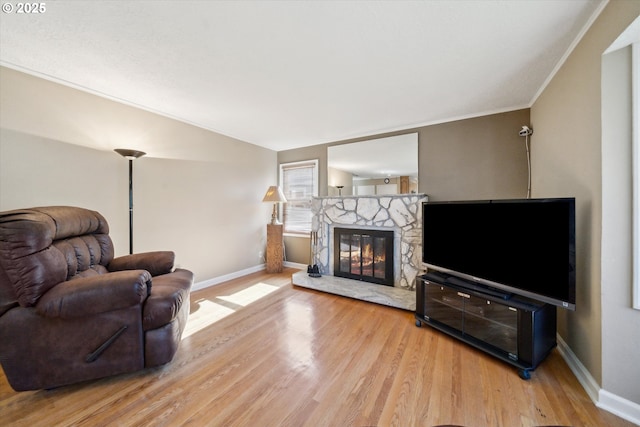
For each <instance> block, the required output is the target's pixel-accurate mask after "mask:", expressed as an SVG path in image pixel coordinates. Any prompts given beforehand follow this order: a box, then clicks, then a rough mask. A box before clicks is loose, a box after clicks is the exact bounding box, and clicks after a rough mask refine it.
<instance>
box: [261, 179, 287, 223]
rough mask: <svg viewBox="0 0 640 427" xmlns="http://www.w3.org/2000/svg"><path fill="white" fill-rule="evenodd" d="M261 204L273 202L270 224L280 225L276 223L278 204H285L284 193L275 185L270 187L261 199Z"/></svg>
mask: <svg viewBox="0 0 640 427" xmlns="http://www.w3.org/2000/svg"><path fill="white" fill-rule="evenodd" d="M262 201H263V202H273V213H272V214H271V224H274V225H278V224H281V222H280V221H278V210H277V209H278V208H277V206H278V203H287V198H286V197H284V193H283V192H282V190H281V189H280V187H278V186H276V185H272V186H271V187H269V189H268V190H267V194H265V195H264V198H263V199H262Z"/></svg>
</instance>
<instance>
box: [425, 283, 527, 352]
mask: <svg viewBox="0 0 640 427" xmlns="http://www.w3.org/2000/svg"><path fill="white" fill-rule="evenodd" d="M425 292H426V298H425V301H424V308H425V314H426V315H427V316H429V317H431V318H433V319H437V321H439V322H440V323H443V324H444V325H447V326H449V327H451V328H453V329H455V330H457V331H463V334H465V335H468V336H471V337H474V338H476V339H478V340H480V341H484V342H485V343H486V344H489V345H492V346H494V347H496V348H498V349H500V350H503V351H505V352H507V354H509V356H510V357H513V358H515V359H517V357H518V344H517V343H518V310H517V309H515V308H513V307H509V306H507V305H501V304H493V303H492V302H491V300H488V299H485V298H479V297H477V296H474V295H471V294H469V293H465V292H462V291H459V290H457V289H453V288H448V287H445V286H442V285H438V284H435V283H430V282H428V283H426V284H425Z"/></svg>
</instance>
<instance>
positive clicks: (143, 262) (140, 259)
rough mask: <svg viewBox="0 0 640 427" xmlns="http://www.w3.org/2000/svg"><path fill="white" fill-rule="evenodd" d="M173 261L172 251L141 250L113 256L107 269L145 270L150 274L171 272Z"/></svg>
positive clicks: (156, 274)
mask: <svg viewBox="0 0 640 427" xmlns="http://www.w3.org/2000/svg"><path fill="white" fill-rule="evenodd" d="M174 262H175V254H174V253H173V252H172V251H155V252H143V253H139V254H133V255H124V256H121V257H118V258H114V259H113V260H112V261H111V262H110V263H109V265H108V266H107V269H108V270H109V271H122V270H147V271H148V272H149V273H151V275H152V276H159V275H161V274H167V273H171V272H172V271H173V267H174Z"/></svg>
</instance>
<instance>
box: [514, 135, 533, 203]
mask: <svg viewBox="0 0 640 427" xmlns="http://www.w3.org/2000/svg"><path fill="white" fill-rule="evenodd" d="M532 133H533V129H531V128H530V127H529V126H522V129H520V132H518V135H520V136H524V143H525V148H526V150H527V199H530V198H531V154H530V152H529V136H531V134H532Z"/></svg>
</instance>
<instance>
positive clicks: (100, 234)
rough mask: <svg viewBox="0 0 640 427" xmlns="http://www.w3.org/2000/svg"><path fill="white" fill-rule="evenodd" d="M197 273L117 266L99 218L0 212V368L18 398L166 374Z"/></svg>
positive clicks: (137, 261)
mask: <svg viewBox="0 0 640 427" xmlns="http://www.w3.org/2000/svg"><path fill="white" fill-rule="evenodd" d="M192 284H193V273H191V272H190V271H188V270H184V269H174V254H173V252H168V251H162V252H148V253H141V254H134V255H126V256H122V257H118V258H114V251H113V243H112V241H111V238H110V237H109V226H108V224H107V222H106V220H105V219H104V217H103V216H102V215H100V214H99V213H98V212H95V211H91V210H87V209H82V208H77V207H67V206H54V207H41V208H32V209H22V210H14V211H8V212H0V364H1V365H2V368H3V369H4V372H5V375H6V376H7V379H8V381H9V384H10V385H11V387H13V389H14V390H17V391H21V390H35V389H48V388H53V387H58V386H61V385H65V384H71V383H75V382H79V381H84V380H90V379H95V378H101V377H105V376H110V375H115V374H120V373H124V372H132V371H136V370H140V369H143V368H147V367H152V366H159V365H163V364H165V363H167V362H169V361H171V359H173V356H174V355H175V353H176V351H177V349H178V345H179V343H180V338H181V335H182V331H183V330H184V327H185V325H186V323H187V317H188V315H189V292H190V290H191V286H192Z"/></svg>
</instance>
